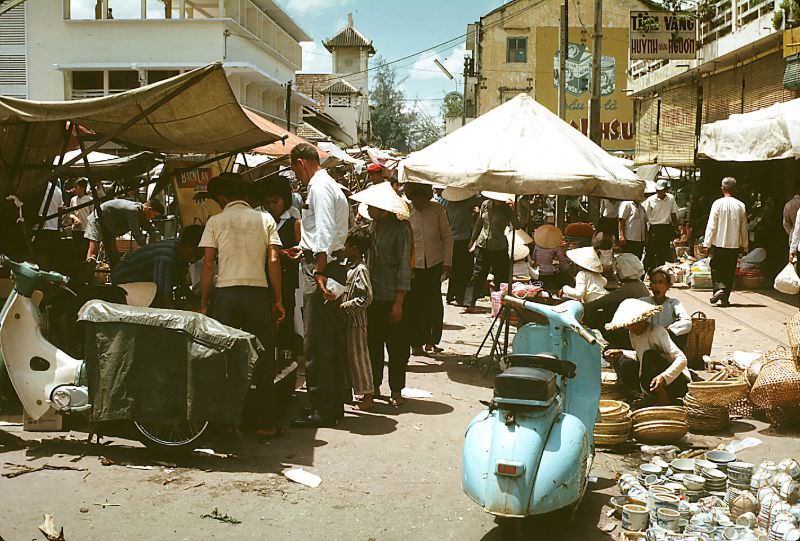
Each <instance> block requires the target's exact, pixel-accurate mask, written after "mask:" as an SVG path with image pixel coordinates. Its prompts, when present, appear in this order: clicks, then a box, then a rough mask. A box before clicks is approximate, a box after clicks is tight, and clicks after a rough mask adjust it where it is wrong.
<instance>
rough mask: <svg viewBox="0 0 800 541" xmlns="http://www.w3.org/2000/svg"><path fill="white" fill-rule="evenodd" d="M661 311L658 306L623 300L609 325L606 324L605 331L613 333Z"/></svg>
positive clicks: (637, 300) (636, 300)
mask: <svg viewBox="0 0 800 541" xmlns="http://www.w3.org/2000/svg"><path fill="white" fill-rule="evenodd" d="M661 309H662V308H661V307H660V306H657V305H654V304H650V303H649V302H645V301H640V300H639V299H625V300H624V301H622V302H621V303H620V304H619V308H617V311H616V313H615V314H614V318H613V319H612V320H611V323H606V330H609V331H615V330H617V329H623V328H625V327H627V326H629V325H633V324H634V323H638V322H640V321H644V320H646V319H648V318H649V317H650V316H652V315H653V314H657V313H658V312H660V311H661Z"/></svg>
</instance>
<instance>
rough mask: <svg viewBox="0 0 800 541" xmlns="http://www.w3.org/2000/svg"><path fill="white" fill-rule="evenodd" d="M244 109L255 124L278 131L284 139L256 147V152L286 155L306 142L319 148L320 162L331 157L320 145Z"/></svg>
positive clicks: (269, 130)
mask: <svg viewBox="0 0 800 541" xmlns="http://www.w3.org/2000/svg"><path fill="white" fill-rule="evenodd" d="M242 110H243V111H244V113H245V114H246V115H247V118H249V119H250V121H251V122H252V123H253V124H255V125H256V126H258V127H259V128H261V129H262V130H264V131H268V132H271V133H276V134H278V135H279V136H280V137H281V138H282V139H283V140H282V141H277V142H275V143H271V144H269V145H264V146H260V147H257V148H254V149H253V152H255V153H256V154H264V155H266V156H272V157H273V158H276V157H279V156H286V155H288V154H289V153H291V152H292V149H293V148H294V147H296V146H297V145H299V144H300V143H306V144H309V145H311V146H313V147H315V148H316V149H317V153H318V154H319V159H320V162H324V161H325V160H326V159H328V158H329V157H330V155H329V154H328V153H327V152H323V151H321V150H320V149H319V147H317V146H316V145H315V144H314V143H312V142H310V141H307V140H305V139H303V138H302V137H300V136H299V135H297V134H295V133H292V132H290V131H288V130H285V129H284V128H281V127H280V126H278V125H277V124H275V123H274V122H272V121H271V120H267V119H266V118H264V117H263V116H261V115H259V114H258V113H255V112H253V111H250V110H248V109H242Z"/></svg>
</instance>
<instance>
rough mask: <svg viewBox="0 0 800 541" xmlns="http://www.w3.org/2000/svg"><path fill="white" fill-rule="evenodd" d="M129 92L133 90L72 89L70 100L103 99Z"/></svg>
mask: <svg viewBox="0 0 800 541" xmlns="http://www.w3.org/2000/svg"><path fill="white" fill-rule="evenodd" d="M128 90H132V89H131V88H109V89H108V91H105V90H103V89H102V88H92V89H88V90H78V89H72V94H71V95H70V99H73V100H83V99H87V98H102V97H103V96H110V95H112V94H121V93H122V92H127V91H128Z"/></svg>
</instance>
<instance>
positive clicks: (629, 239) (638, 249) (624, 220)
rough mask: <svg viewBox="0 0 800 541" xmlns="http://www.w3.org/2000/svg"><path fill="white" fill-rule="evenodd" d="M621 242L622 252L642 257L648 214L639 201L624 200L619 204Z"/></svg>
mask: <svg viewBox="0 0 800 541" xmlns="http://www.w3.org/2000/svg"><path fill="white" fill-rule="evenodd" d="M618 223H619V244H620V247H621V249H622V250H621V251H622V253H627V254H633V255H635V256H636V257H638V258H639V259H642V254H643V253H644V241H645V239H646V238H647V214H646V213H645V211H644V207H643V206H642V204H641V203H640V202H639V201H623V202H622V203H620V205H619V218H618Z"/></svg>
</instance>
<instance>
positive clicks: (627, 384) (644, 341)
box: [606, 299, 691, 407]
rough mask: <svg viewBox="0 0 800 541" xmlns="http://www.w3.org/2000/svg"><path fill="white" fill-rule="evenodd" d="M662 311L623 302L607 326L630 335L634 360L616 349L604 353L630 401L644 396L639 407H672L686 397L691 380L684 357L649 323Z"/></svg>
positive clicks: (636, 302)
mask: <svg viewBox="0 0 800 541" xmlns="http://www.w3.org/2000/svg"><path fill="white" fill-rule="evenodd" d="M661 310H662V307H661V306H654V305H652V304H650V303H647V302H645V301H642V300H639V299H625V300H624V301H622V303H620V305H619V308H617V312H616V313H615V314H614V319H612V320H611V323H607V324H606V329H607V330H609V331H613V330H617V329H623V328H624V329H628V332H629V334H630V339H631V346H633V349H634V350H636V359H630V358H626V357H623V356H622V351H621V350H618V349H617V350H609V351H607V352H606V359H608V360H610V361H611V363H612V364H613V365H614V369H615V370H616V372H617V375H618V377H619V382H620V384H621V385H622V387H623V388H624V389H625V390H626V391H627V394H628V397H629V398H631V399H637V398H640V397H641V396H642V393H644V400H643V401H641V402H639V404H638V406H639V407H644V406H665V405H668V404H673V403H675V402H676V401H677V400H678V399H680V398H683V397H684V396H685V395H686V391H687V389H688V387H687V386H688V384H689V382H690V381H691V379H690V376H689V373H688V371H687V369H686V355H684V354H683V352H682V351H681V350H680V349H679V348H678V346H676V345H675V343H674V342H673V341H672V340H671V339H670V337H669V334H668V333H667V331H666V329H664V328H663V327H660V326H658V325H655V324H654V323H651V322H650V321H649V320H650V318H651V317H652V316H653V315H655V314H657V313H658V312H660V311H661Z"/></svg>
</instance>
